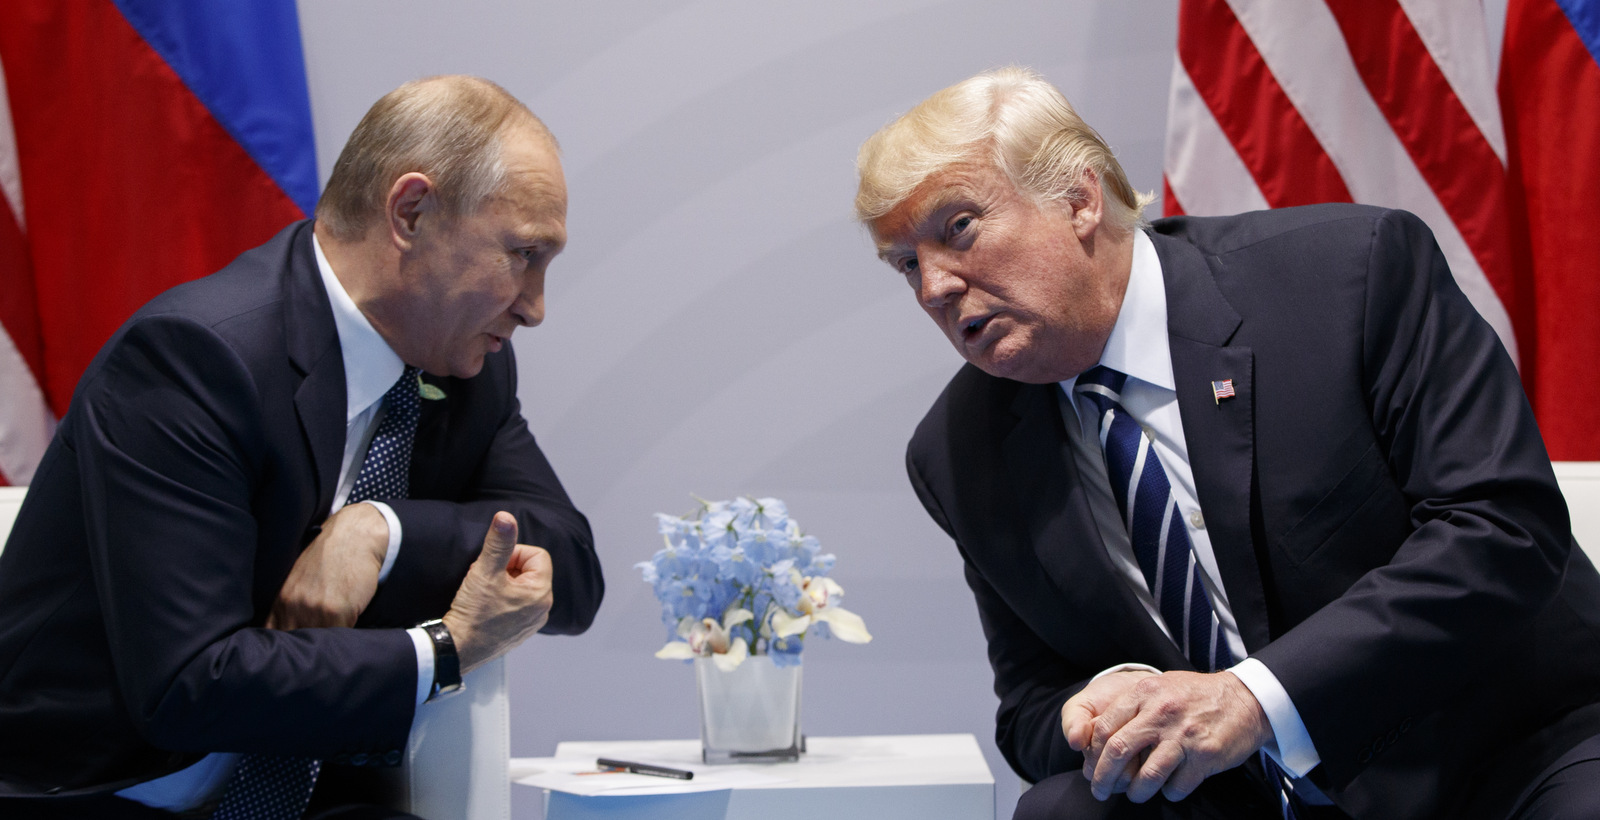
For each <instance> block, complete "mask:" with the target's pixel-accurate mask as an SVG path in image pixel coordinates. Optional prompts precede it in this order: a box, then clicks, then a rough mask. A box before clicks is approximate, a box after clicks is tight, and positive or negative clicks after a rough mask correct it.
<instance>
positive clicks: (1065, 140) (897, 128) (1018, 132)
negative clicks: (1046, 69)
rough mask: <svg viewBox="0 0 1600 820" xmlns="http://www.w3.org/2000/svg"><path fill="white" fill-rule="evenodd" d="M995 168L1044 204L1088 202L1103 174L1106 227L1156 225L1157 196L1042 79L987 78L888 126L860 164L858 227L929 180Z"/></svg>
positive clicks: (1002, 71)
mask: <svg viewBox="0 0 1600 820" xmlns="http://www.w3.org/2000/svg"><path fill="white" fill-rule="evenodd" d="M985 159H987V160H988V161H989V162H992V163H993V164H994V165H995V166H996V167H998V168H999V169H1000V170H1001V171H1003V172H1004V173H1005V175H1006V176H1007V177H1008V178H1009V179H1010V180H1011V182H1012V184H1013V185H1015V186H1016V188H1017V190H1018V191H1021V192H1023V193H1026V194H1029V195H1031V196H1032V197H1033V198H1034V199H1035V200H1036V201H1038V202H1040V203H1045V202H1061V201H1065V202H1072V203H1077V202H1081V201H1082V200H1083V198H1084V195H1085V191H1084V190H1083V177H1084V174H1083V172H1084V171H1085V170H1090V171H1093V172H1094V175H1095V178H1096V179H1098V180H1099V181H1100V186H1101V190H1102V191H1103V192H1104V199H1105V223H1106V224H1107V225H1108V226H1110V227H1112V228H1113V229H1115V230H1118V231H1130V230H1134V229H1135V228H1138V227H1141V226H1143V225H1145V224H1147V223H1146V221H1145V219H1144V213H1143V211H1144V206H1145V205H1147V204H1149V203H1150V202H1151V201H1152V199H1153V197H1152V196H1151V195H1149V194H1141V193H1139V192H1138V191H1136V190H1134V188H1133V185H1132V184H1130V183H1129V182H1128V176H1127V174H1126V173H1124V172H1123V170H1122V165H1121V164H1120V163H1118V162H1117V158H1116V156H1115V155H1114V154H1112V152H1111V149H1110V148H1109V147H1108V146H1107V145H1106V142H1105V140H1103V139H1101V138H1100V135H1099V134H1098V133H1096V132H1095V130H1094V129H1093V128H1091V127H1089V124H1088V123H1086V122H1084V121H1083V118H1081V117H1079V116H1078V112H1076V111H1074V110H1073V108H1072V104H1071V103H1069V102H1067V98H1066V97H1065V96H1062V94H1061V92H1060V91H1058V90H1057V89H1056V87H1055V86H1053V85H1051V84H1050V83H1049V82H1048V81H1046V80H1045V79H1044V78H1043V77H1041V76H1040V75H1039V74H1038V72H1035V71H1033V70H1032V69H1027V68H1021V67H1018V66H1011V67H1007V68H998V69H994V70H991V71H985V72H984V73H982V74H979V75H977V76H975V77H972V78H970V79H967V80H964V81H962V82H959V83H957V84H955V85H953V86H950V87H949V88H946V89H944V90H943V91H940V92H938V93H936V94H934V95H933V96H931V97H929V98H928V99H926V100H923V101H922V102H921V103H920V104H918V105H917V106H916V107H915V108H913V109H911V110H910V111H908V112H906V113H905V114H903V115H901V116H900V118H899V119H896V120H895V121H894V122H891V123H889V124H888V125H886V126H884V127H883V128H882V129H881V130H879V131H878V133H876V134H873V135H872V137H871V138H869V139H868V140H867V141H866V142H865V143H863V144H862V146H861V151H860V153H859V154H858V155H857V158H856V171H857V173H858V174H859V175H860V179H861V181H860V186H859V187H858V188H857V190H856V203H855V208H856V218H857V219H859V220H860V221H861V222H863V223H866V224H867V225H868V226H871V224H872V223H873V222H874V221H876V220H877V219H878V218H880V217H882V216H883V215H884V214H887V213H889V212H890V211H892V210H894V208H895V207H896V206H898V205H899V204H900V203H901V202H904V201H905V200H906V198H907V197H909V196H911V192H912V191H914V190H916V188H917V186H919V185H921V184H922V183H923V182H924V181H926V180H927V179H928V177H930V176H932V175H934V174H936V173H938V172H940V171H942V170H944V169H946V168H949V167H950V166H952V165H956V164H958V163H963V162H972V161H983V160H985Z"/></svg>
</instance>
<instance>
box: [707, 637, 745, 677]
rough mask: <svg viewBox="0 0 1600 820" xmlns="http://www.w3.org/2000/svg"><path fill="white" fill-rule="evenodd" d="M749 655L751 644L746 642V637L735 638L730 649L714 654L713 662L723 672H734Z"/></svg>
mask: <svg viewBox="0 0 1600 820" xmlns="http://www.w3.org/2000/svg"><path fill="white" fill-rule="evenodd" d="M749 656H750V645H749V644H747V643H745V640H744V638H734V639H733V643H732V644H731V645H729V647H728V651H727V652H723V653H721V654H717V655H712V656H711V662H712V663H714V664H716V665H717V668H718V669H720V670H722V671H723V672H732V671H733V670H735V669H738V668H739V664H741V663H744V659H745V658H747V657H749Z"/></svg>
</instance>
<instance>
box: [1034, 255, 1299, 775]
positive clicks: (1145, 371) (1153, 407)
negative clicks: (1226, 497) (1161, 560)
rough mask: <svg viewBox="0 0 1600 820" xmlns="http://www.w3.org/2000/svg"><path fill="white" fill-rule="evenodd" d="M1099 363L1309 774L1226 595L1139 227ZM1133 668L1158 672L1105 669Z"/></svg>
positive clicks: (1240, 668)
mask: <svg viewBox="0 0 1600 820" xmlns="http://www.w3.org/2000/svg"><path fill="white" fill-rule="evenodd" d="M1100 364H1102V365H1104V366H1106V367H1109V368H1111V369H1113V370H1116V371H1119V372H1121V373H1125V374H1127V376H1128V382H1127V384H1126V385H1125V386H1124V387H1123V389H1122V402H1121V404H1122V407H1123V409H1124V410H1126V411H1127V412H1128V415H1129V416H1132V417H1133V419H1134V420H1135V421H1137V422H1138V423H1139V425H1140V426H1141V427H1143V428H1144V430H1145V433H1146V435H1148V436H1149V437H1150V439H1151V442H1152V447H1153V448H1154V449H1155V451H1156V454H1157V456H1158V457H1159V458H1160V460H1161V467H1162V469H1163V470H1164V471H1165V472H1166V474H1167V482H1168V483H1169V484H1171V485H1172V498H1173V501H1174V502H1175V503H1176V504H1177V505H1178V512H1179V518H1181V519H1182V521H1183V527H1184V530H1185V531H1187V532H1188V534H1189V541H1190V543H1191V544H1193V546H1194V553H1195V559H1196V563H1198V564H1199V567H1200V578H1201V580H1202V581H1203V583H1204V585H1205V592H1206V597H1207V598H1209V599H1210V601H1211V608H1212V610H1213V611H1214V612H1215V613H1216V615H1217V620H1218V622H1219V623H1220V624H1221V627H1222V634H1223V637H1224V638H1225V639H1226V640H1227V642H1228V648H1229V649H1230V650H1232V651H1233V656H1234V657H1236V658H1244V660H1242V661H1240V662H1239V663H1238V664H1237V665H1235V666H1233V667H1232V668H1231V669H1229V670H1228V671H1230V672H1232V673H1233V674H1234V675H1235V676H1237V677H1238V678H1239V680H1241V681H1243V682H1244V685H1245V686H1246V687H1247V688H1249V689H1250V691H1251V693H1252V694H1254V695H1255V697H1256V700H1257V701H1259V702H1260V703H1261V708H1262V709H1263V711H1265V712H1266V714H1267V722H1268V723H1270V724H1272V731H1273V734H1274V735H1275V736H1276V742H1275V743H1274V744H1270V745H1269V746H1268V747H1267V749H1266V751H1267V753H1268V754H1270V755H1271V756H1272V757H1273V759H1274V760H1276V761H1277V762H1278V763H1279V765H1281V766H1282V767H1283V769H1284V770H1285V771H1287V772H1288V773H1289V774H1290V775H1291V776H1293V777H1303V776H1305V774H1306V772H1309V771H1310V770H1311V769H1312V768H1313V767H1314V766H1316V765H1317V764H1318V763H1320V762H1321V760H1322V758H1321V756H1320V755H1318V753H1317V750H1316V747H1315V746H1314V745H1313V744H1312V742H1311V736H1310V735H1309V734H1308V733H1307V732H1306V727H1305V723H1304V722H1303V721H1302V720H1301V719H1300V712H1299V710H1298V709H1296V708H1295V706H1294V703H1293V702H1292V701H1291V700H1290V699H1289V693H1288V692H1286V691H1284V688H1283V685H1282V684H1281V683H1279V682H1278V678H1277V677H1276V676H1275V675H1273V674H1272V671H1271V670H1269V669H1267V667H1266V665H1265V664H1263V663H1262V662H1261V661H1258V660H1256V659H1254V658H1249V657H1246V653H1245V646H1244V640H1243V639H1242V638H1241V637H1240V635H1239V625H1238V622H1237V621H1235V620H1234V616H1233V608H1232V607H1231V606H1229V605H1228V593H1227V590H1226V589H1224V588H1223V585H1222V575H1221V574H1220V573H1219V572H1218V571H1217V556H1216V552H1215V550H1213V549H1212V548H1211V536H1210V535H1209V534H1208V533H1207V531H1206V526H1205V516H1204V514H1203V512H1202V511H1201V509H1200V503H1199V501H1198V500H1197V499H1198V495H1197V494H1196V492H1195V486H1194V473H1193V472H1192V471H1191V470H1190V468H1189V450H1188V447H1187V446H1186V445H1185V443H1184V438H1183V420H1182V419H1181V418H1180V417H1179V415H1178V394H1177V391H1176V387H1175V382H1174V379H1173V375H1172V351H1171V349H1170V347H1169V345H1168V341H1167V293H1166V287H1165V284H1164V281H1163V279H1162V275H1161V260H1160V258H1159V257H1157V256H1156V249H1155V245H1154V244H1152V243H1151V241H1150V237H1148V236H1146V235H1145V234H1144V232H1143V231H1135V232H1134V243H1133V270H1132V271H1131V273H1130V274H1129V276H1128V289H1127V292H1126V293H1125V294H1124V295H1123V297H1122V309H1121V311H1120V312H1119V313H1118V314H1117V323H1116V325H1115V326H1113V327H1112V329H1111V336H1110V338H1109V339H1107V340H1106V347H1105V351H1104V352H1103V353H1102V354H1101V356H1100ZM1076 382H1077V378H1076V377H1074V378H1072V379H1068V380H1067V381H1064V382H1062V383H1061V388H1062V389H1063V390H1064V391H1066V395H1068V396H1071V397H1073V400H1072V402H1070V406H1072V408H1073V410H1074V411H1075V413H1076V414H1077V418H1078V424H1079V425H1080V428H1081V429H1082V432H1083V439H1084V440H1085V441H1093V442H1098V441H1099V437H1100V434H1099V430H1098V429H1097V427H1096V417H1097V415H1098V414H1097V413H1096V412H1095V409H1094V407H1093V406H1092V405H1091V404H1089V402H1088V399H1087V398H1084V397H1082V396H1078V395H1077V394H1076V393H1074V392H1073V389H1072V388H1073V385H1074V384H1075V383H1076ZM1119 526H1120V524H1119ZM1105 542H1106V551H1107V552H1108V553H1109V554H1110V556H1111V563H1112V564H1113V565H1114V566H1115V567H1116V568H1117V571H1118V574H1120V575H1121V576H1122V579H1123V581H1125V582H1126V583H1127V584H1128V586H1129V587H1131V588H1132V589H1133V593H1134V595H1135V596H1136V597H1137V598H1138V599H1139V602H1140V603H1141V604H1143V605H1144V608H1145V611H1146V613H1148V614H1149V616H1150V618H1151V620H1154V621H1155V622H1156V624H1157V625H1158V626H1160V627H1161V631H1162V632H1165V633H1166V634H1167V637H1169V638H1171V637H1172V632H1171V630H1170V629H1169V628H1168V626H1167V624H1166V623H1165V622H1164V621H1163V620H1162V619H1161V612H1160V608H1159V606H1158V604H1157V602H1156V600H1155V596H1154V595H1152V594H1151V592H1150V587H1149V585H1148V584H1146V583H1145V579H1144V573H1143V572H1142V571H1141V570H1140V569H1139V561H1138V558H1137V557H1135V556H1134V553H1133V545H1132V543H1131V542H1130V541H1129V540H1127V539H1125V538H1123V539H1113V538H1108V539H1105ZM1130 668H1133V669H1150V670H1151V671H1159V670H1155V669H1153V668H1151V667H1148V666H1145V665H1144V664H1120V665H1118V666H1114V667H1112V668H1111V669H1108V670H1106V671H1104V672H1101V673H1100V674H1101V675H1105V674H1108V673H1110V672H1114V671H1119V670H1123V669H1130ZM1097 677H1098V676H1097Z"/></svg>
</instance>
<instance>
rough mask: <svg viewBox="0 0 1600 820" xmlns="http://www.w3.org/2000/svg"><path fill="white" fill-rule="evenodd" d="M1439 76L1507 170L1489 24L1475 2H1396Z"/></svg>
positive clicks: (1400, 0)
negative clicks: (1448, 86)
mask: <svg viewBox="0 0 1600 820" xmlns="http://www.w3.org/2000/svg"><path fill="white" fill-rule="evenodd" d="M1399 2H1400V8H1402V9H1404V10H1405V13H1406V17H1408V18H1410V19H1411V26H1412V27H1413V28H1415V29H1416V30H1417V36H1419V37H1421V38H1422V42H1423V44H1424V45H1426V46H1427V47H1428V53H1429V54H1430V55H1432V56H1433V62H1434V65H1437V66H1438V67H1439V70H1440V71H1441V72H1443V73H1444V78H1445V80H1446V81H1448V82H1449V83H1450V88H1451V89H1452V90H1454V91H1455V92H1456V99H1458V100H1460V101H1461V105H1462V106H1463V107H1465V108H1466V109H1467V114H1468V115H1470V116H1471V117H1472V121H1473V122H1475V123H1477V124H1478V130H1479V131H1480V132H1482V134H1483V138H1484V140H1486V141H1487V142H1488V143H1489V147H1490V148H1491V149H1492V150H1493V151H1494V155H1495V156H1497V157H1499V158H1500V164H1501V165H1505V164H1506V129H1505V126H1504V125H1503V124H1502V123H1501V120H1500V98H1499V96H1498V95H1497V94H1496V93H1495V74H1496V72H1495V70H1494V67H1493V66H1491V65H1490V63H1489V51H1490V49H1489V32H1488V22H1487V21H1486V20H1485V19H1484V12H1483V7H1482V4H1481V3H1479V2H1476V0H1399Z"/></svg>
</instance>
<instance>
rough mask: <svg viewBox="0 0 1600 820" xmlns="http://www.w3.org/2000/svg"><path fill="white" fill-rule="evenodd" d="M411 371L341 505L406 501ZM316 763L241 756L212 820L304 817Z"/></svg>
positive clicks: (413, 415)
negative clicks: (370, 501)
mask: <svg viewBox="0 0 1600 820" xmlns="http://www.w3.org/2000/svg"><path fill="white" fill-rule="evenodd" d="M417 376H418V373H417V368H415V367H407V368H406V369H405V370H404V371H403V372H402V373H401V374H400V380H399V381H397V382H395V383H394V386H393V387H390V388H389V392H387V393H384V394H383V407H384V410H383V419H382V420H381V421H379V422H378V429H377V430H375V431H373V433H372V441H371V443H369V444H368V445H367V457H366V459H365V460H363V461H362V462H361V472H359V473H357V474H356V481H355V484H354V485H352V486H351V488H350V497H349V499H348V500H346V501H345V504H346V506H348V505H350V504H355V503H357V502H359V501H366V500H367V499H369V498H376V499H384V498H394V499H401V498H406V497H407V496H408V495H409V494H410V489H411V488H410V473H411V451H412V448H413V446H414V445H415V444H416V440H417V420H418V419H419V418H421V416H422V407H421V405H422V400H421V397H420V395H419V394H418V392H417ZM321 772H322V761H320V760H316V759H313V758H309V757H296V756H293V755H280V754H269V753H265V752H261V753H253V754H247V755H245V756H243V757H242V758H240V759H239V768H238V769H236V770H234V773H233V777H232V778H230V779H229V780H228V791H227V792H226V793H225V794H224V795H223V797H222V802H221V803H219V804H218V806H217V810H216V812H215V813H214V814H212V815H211V818H212V820H295V818H298V817H300V815H302V814H304V813H305V810H306V805H307V804H308V803H309V802H310V801H311V792H312V790H313V789H315V788H316V785H317V775H318V774H320V773H321Z"/></svg>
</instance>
